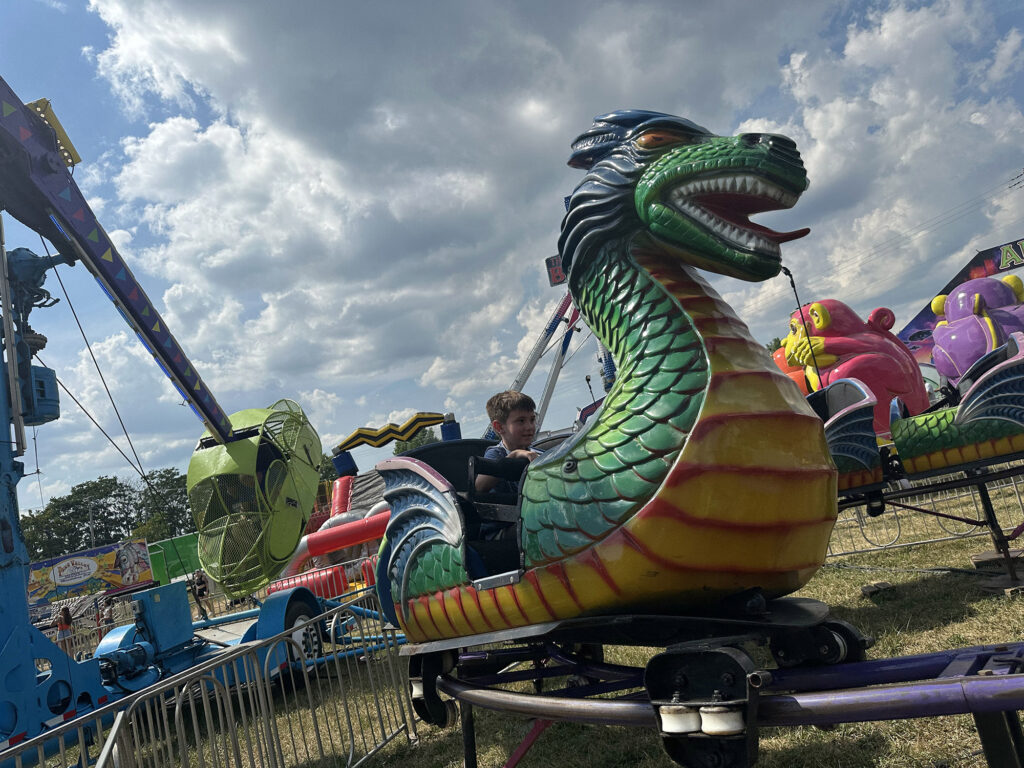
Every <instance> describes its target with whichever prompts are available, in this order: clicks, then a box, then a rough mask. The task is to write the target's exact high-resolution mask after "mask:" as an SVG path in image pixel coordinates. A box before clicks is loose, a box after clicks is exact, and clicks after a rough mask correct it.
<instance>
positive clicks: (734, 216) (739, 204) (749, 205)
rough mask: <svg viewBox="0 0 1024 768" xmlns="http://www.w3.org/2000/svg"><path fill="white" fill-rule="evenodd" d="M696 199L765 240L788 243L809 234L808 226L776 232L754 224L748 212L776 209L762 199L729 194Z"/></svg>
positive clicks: (723, 217)
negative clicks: (728, 195)
mask: <svg viewBox="0 0 1024 768" xmlns="http://www.w3.org/2000/svg"><path fill="white" fill-rule="evenodd" d="M698 201H699V203H700V205H702V206H703V207H704V208H706V209H707V210H708V211H710V212H711V213H713V214H714V215H715V216H718V217H719V218H720V219H725V220H726V221H728V222H729V223H730V224H734V225H736V226H737V227H739V228H740V229H746V230H749V231H751V232H756V233H757V234H758V235H760V236H761V237H763V238H764V239H765V240H770V241H771V242H773V243H779V244H781V243H788V242H789V241H790V240H798V239H799V238H801V237H804V236H805V235H808V234H810V231H811V230H810V228H809V227H804V228H802V229H794V230H793V231H792V232H776V231H775V230H774V229H769V228H768V227H765V226H762V225H761V224H755V223H754V222H752V221H751V220H750V219H749V218H748V217H749V216H750V214H752V213H763V212H764V211H768V210H775V209H778V206H777V205H776V206H771V207H769V206H767V205H765V204H764V201H763V200H762V199H760V198H742V197H741V198H737V197H733V196H730V197H728V198H727V199H726V200H725V201H723V200H722V199H721V196H717V195H715V196H711V195H709V196H707V197H702V198H698Z"/></svg>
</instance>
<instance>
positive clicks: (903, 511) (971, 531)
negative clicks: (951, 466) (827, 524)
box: [828, 463, 1024, 557]
mask: <svg viewBox="0 0 1024 768" xmlns="http://www.w3.org/2000/svg"><path fill="white" fill-rule="evenodd" d="M1013 468H1017V469H1019V470H1020V474H1018V475H1016V476H1011V477H1008V478H1004V479H1000V480H996V481H993V482H991V483H989V484H988V485H987V488H988V492H989V495H990V497H991V499H992V504H993V507H994V509H995V512H996V514H997V516H998V519H999V524H1000V526H1001V527H1002V529H1003V531H1004V532H1005V533H1010V532H1011V531H1014V530H1015V529H1016V528H1017V527H1018V526H1019V525H1021V524H1022V523H1024V500H1022V491H1024V464H1022V463H1017V464H1004V465H999V466H997V467H992V468H991V469H992V471H999V470H1009V469H1013ZM952 477H953V476H952V475H950V478H952ZM943 479H946V478H930V479H928V480H923V481H922V480H919V481H913V482H912V483H910V484H909V485H910V487H911V488H916V487H921V488H922V493H921V495H920V496H913V497H911V498H908V499H904V500H903V504H904V505H905V506H903V507H899V506H893V505H889V506H887V508H886V510H885V511H884V512H883V513H882V514H881V515H879V516H877V517H872V516H871V515H869V514H868V510H867V507H866V506H856V507H850V508H847V509H844V510H842V511H841V512H840V513H839V517H838V519H837V520H836V525H835V528H834V529H833V531H832V538H831V540H830V541H829V547H828V556H829V557H838V556H840V555H851V554H856V553H860V552H876V551H879V550H883V549H897V548H899V547H907V546H910V545H912V544H924V543H930V542H938V541H949V540H951V539H961V538H969V537H972V536H987V535H989V532H988V529H987V528H985V527H984V525H969V524H967V523H965V522H963V521H962V520H956V519H953V518H971V519H975V520H979V521H983V520H984V512H983V509H982V505H981V500H980V498H979V496H978V491H977V489H976V488H974V487H970V486H969V487H965V488H947V489H943V490H938V491H935V490H931V491H928V490H927V488H928V486H929V485H933V484H935V483H936V481H937V480H943ZM911 507H916V508H917V509H912V508H911ZM919 510H927V512H923V511H919ZM929 512H930V513H931V514H929ZM943 515H946V517H943Z"/></svg>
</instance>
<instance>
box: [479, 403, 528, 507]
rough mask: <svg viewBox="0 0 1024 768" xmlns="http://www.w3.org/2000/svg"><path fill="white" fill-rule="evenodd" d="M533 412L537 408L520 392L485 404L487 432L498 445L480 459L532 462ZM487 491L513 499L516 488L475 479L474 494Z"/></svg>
mask: <svg viewBox="0 0 1024 768" xmlns="http://www.w3.org/2000/svg"><path fill="white" fill-rule="evenodd" d="M536 410H537V405H536V404H535V403H534V402H533V398H532V397H530V396H529V395H524V394H523V393H522V392H515V391H512V390H509V391H507V392H499V393H498V394H496V395H494V396H493V397H492V398H491V399H490V400H488V401H487V418H489V419H490V420H491V428H492V429H493V430H494V431H495V432H497V433H498V437H499V438H500V440H501V442H500V443H498V444H497V445H492V446H491V447H490V448H488V449H487V451H486V452H485V453H484V458H485V459H504V458H510V459H526V460H527V461H533V460H534V459H536V458H537V457H538V456H539V455H540V454H539V453H537V452H536V451H531V450H530V444H531V443H532V442H533V437H534V434H535V432H536V425H537V414H536V413H535V411H536ZM488 491H495V492H497V493H508V494H512V495H515V494H516V493H518V491H519V488H518V485H517V484H516V483H513V482H512V481H511V480H502V479H500V478H497V477H492V476H491V475H477V477H476V492H477V493H487V492H488Z"/></svg>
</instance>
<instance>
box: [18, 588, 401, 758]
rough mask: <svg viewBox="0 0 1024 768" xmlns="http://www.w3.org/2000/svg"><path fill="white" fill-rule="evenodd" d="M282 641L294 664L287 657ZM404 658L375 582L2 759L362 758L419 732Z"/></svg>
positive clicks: (369, 756)
mask: <svg viewBox="0 0 1024 768" xmlns="http://www.w3.org/2000/svg"><path fill="white" fill-rule="evenodd" d="M311 649H315V652H312V653H311ZM275 651H276V652H275ZM282 651H283V652H285V653H287V657H288V658H289V659H291V660H293V662H294V663H293V664H291V665H289V664H283V665H280V666H278V665H277V663H276V662H275V660H278V661H279V660H280V659H282V658H284V656H283V655H282ZM261 659H262V660H263V662H262V663H261ZM303 662H304V663H303ZM402 664H403V662H401V661H400V660H399V658H398V638H397V636H396V633H395V632H394V630H389V629H385V626H384V622H383V620H382V619H381V618H380V613H379V603H378V602H377V597H376V594H375V593H374V592H373V591H372V590H366V591H363V592H362V593H360V594H358V595H356V596H354V597H350V598H348V599H346V600H345V601H344V602H342V603H340V604H339V605H337V607H335V608H332V609H331V610H329V611H328V612H327V613H326V614H324V615H323V616H320V617H317V618H316V619H313V620H310V621H309V622H307V623H305V624H303V625H300V626H297V627H295V628H293V629H291V630H288V631H286V632H283V633H282V634H280V635H278V636H277V637H274V638H271V639H269V640H266V641H262V642H259V643H248V644H245V645H240V646H237V647H235V648H231V649H226V650H225V652H224V653H223V655H221V656H219V657H218V658H217V659H215V660H213V661H211V662H208V663H206V664H204V665H202V666H197V667H195V668H193V669H190V670H187V671H185V672H182V673H180V674H178V675H176V676H174V677H172V678H169V679H167V680H165V681H162V682H161V683H159V684H158V685H155V686H152V687H150V688H147V689H145V690H144V691H141V692H139V693H136V694H133V695H130V696H127V697H125V698H122V699H120V700H118V701H115V702H112V703H110V704H107V705H106V706H104V707H102V708H101V709H98V710H96V711H95V712H93V713H91V714H90V715H88V716H87V717H85V718H80V719H78V720H72V721H69V722H68V723H66V724H64V725H62V726H60V727H58V728H54V729H53V730H51V731H48V732H47V733H46V734H43V735H41V736H38V737H36V738H34V739H31V740H29V741H26V742H23V743H22V744H19V745H17V746H16V747H14V748H12V749H9V750H6V751H4V752H3V753H0V765H3V766H5V768H6V767H7V766H10V767H11V768H23V767H25V768H27V767H28V766H32V765H41V766H47V768H58V766H59V767H60V768H65V766H70V765H77V766H83V767H84V766H92V765H95V766H96V767H97V768H115V767H116V768H150V767H152V768H172V767H173V766H182V768H185V767H187V766H199V767H200V768H206V766H216V767H217V768H235V767H236V766H237V768H253V767H255V768H287V767H288V766H299V765H303V766H305V765H313V764H321V763H325V764H327V763H329V764H331V765H339V766H340V765H344V766H358V765H362V764H364V763H365V762H366V761H367V760H369V759H370V758H372V757H373V756H374V755H376V754H377V753H378V752H379V751H380V749H381V748H383V747H384V745H386V744H388V743H389V742H391V741H392V740H394V739H396V738H399V737H404V738H406V739H408V740H409V741H415V740H416V739H417V736H416V727H415V720H414V717H413V713H412V706H411V702H410V700H409V695H408V692H407V687H406V685H405V675H404V672H403V670H402V669H401V666H402Z"/></svg>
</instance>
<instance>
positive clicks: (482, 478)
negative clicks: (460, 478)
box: [474, 475, 498, 493]
mask: <svg viewBox="0 0 1024 768" xmlns="http://www.w3.org/2000/svg"><path fill="white" fill-rule="evenodd" d="M497 484H498V478H496V477H493V476H492V475H477V476H476V480H475V481H474V487H475V488H476V492H477V493H487V492H488V491H489V490H491V488H493V487H494V486H496V485H497Z"/></svg>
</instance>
